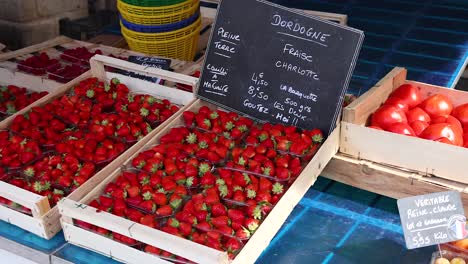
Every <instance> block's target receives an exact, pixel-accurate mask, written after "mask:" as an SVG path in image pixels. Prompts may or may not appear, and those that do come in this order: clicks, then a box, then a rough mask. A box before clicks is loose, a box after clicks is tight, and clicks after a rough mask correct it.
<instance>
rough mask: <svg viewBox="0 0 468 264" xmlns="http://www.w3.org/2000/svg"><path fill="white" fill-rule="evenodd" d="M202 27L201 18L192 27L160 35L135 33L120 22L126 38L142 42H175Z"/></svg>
mask: <svg viewBox="0 0 468 264" xmlns="http://www.w3.org/2000/svg"><path fill="white" fill-rule="evenodd" d="M200 25H201V17H199V18H198V19H197V20H196V21H195V22H194V23H192V24H191V25H189V26H187V27H184V28H181V29H178V30H174V31H169V32H160V33H142V32H138V31H133V30H130V29H128V28H127V27H125V25H123V24H122V22H120V28H121V30H122V34H124V35H125V36H127V37H129V38H132V39H134V40H140V41H164V40H173V39H179V38H182V37H184V36H187V35H189V34H191V33H192V32H193V31H195V30H196V29H197V28H198V27H200Z"/></svg>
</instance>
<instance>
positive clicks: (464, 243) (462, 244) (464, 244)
mask: <svg viewBox="0 0 468 264" xmlns="http://www.w3.org/2000/svg"><path fill="white" fill-rule="evenodd" d="M453 245H454V246H456V247H458V248H461V249H468V238H465V239H462V240H458V241H455V242H453Z"/></svg>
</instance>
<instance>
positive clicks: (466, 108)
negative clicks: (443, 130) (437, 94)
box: [452, 103, 468, 125]
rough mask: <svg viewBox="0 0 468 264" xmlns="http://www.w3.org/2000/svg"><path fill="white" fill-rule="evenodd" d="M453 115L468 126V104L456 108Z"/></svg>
mask: <svg viewBox="0 0 468 264" xmlns="http://www.w3.org/2000/svg"><path fill="white" fill-rule="evenodd" d="M452 115H453V116H454V117H455V118H456V119H458V120H459V121H460V122H461V123H462V124H463V125H465V124H468V103H466V104H462V105H459V106H457V107H455V108H454V109H453V111H452Z"/></svg>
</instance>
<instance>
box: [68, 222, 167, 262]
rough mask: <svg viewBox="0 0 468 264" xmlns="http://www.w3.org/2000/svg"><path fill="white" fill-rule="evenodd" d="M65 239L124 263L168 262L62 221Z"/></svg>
mask: <svg viewBox="0 0 468 264" xmlns="http://www.w3.org/2000/svg"><path fill="white" fill-rule="evenodd" d="M63 231H64V235H65V239H66V240H67V241H68V242H69V243H72V244H74V245H76V246H79V247H82V248H86V249H89V250H91V251H95V252H97V253H100V254H103V255H105V256H107V257H110V258H112V259H115V260H117V261H120V262H124V263H138V264H143V263H154V264H160V263H161V264H169V263H172V262H168V261H164V260H162V259H160V258H158V257H156V256H153V255H150V254H146V253H145V252H143V251H141V250H138V249H135V248H132V247H128V246H126V245H124V244H121V243H118V242H115V241H112V240H110V239H108V238H106V237H103V236H101V235H98V234H95V233H93V232H89V231H86V230H83V229H81V228H79V227H76V226H73V225H71V224H69V223H63Z"/></svg>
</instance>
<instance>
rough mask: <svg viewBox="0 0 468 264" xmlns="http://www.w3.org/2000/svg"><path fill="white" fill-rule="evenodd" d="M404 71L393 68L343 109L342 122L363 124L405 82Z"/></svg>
mask: <svg viewBox="0 0 468 264" xmlns="http://www.w3.org/2000/svg"><path fill="white" fill-rule="evenodd" d="M406 73H407V71H406V69H404V68H398V67H396V68H394V69H393V70H392V71H391V72H390V73H388V74H387V75H386V76H385V77H384V78H383V79H382V80H381V81H379V82H378V83H377V84H376V85H375V86H374V87H372V88H371V89H370V90H369V91H367V92H366V93H364V94H363V95H361V96H360V97H359V98H357V99H356V100H355V101H354V102H352V103H351V104H349V105H348V106H347V107H345V108H344V109H343V121H345V122H349V123H353V124H364V123H365V122H366V120H367V119H368V118H369V116H370V115H371V114H372V113H373V112H375V110H377V108H379V107H380V105H381V104H382V103H383V102H384V101H385V100H386V99H387V98H388V96H389V95H390V94H391V93H392V92H393V91H394V90H395V89H396V88H397V87H398V86H400V85H401V84H403V82H404V81H405V80H406Z"/></svg>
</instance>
